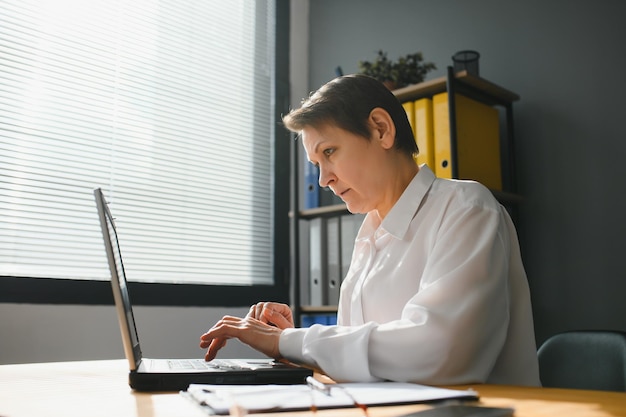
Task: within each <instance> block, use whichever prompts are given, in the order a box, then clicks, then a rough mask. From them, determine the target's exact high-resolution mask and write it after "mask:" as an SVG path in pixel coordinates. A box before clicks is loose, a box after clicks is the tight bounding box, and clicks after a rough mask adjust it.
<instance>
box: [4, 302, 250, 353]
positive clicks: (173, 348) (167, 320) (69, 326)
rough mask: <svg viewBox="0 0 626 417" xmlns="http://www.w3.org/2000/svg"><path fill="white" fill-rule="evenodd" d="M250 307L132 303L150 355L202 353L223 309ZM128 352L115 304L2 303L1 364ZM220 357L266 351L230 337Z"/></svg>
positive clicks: (242, 311) (232, 310)
mask: <svg viewBox="0 0 626 417" xmlns="http://www.w3.org/2000/svg"><path fill="white" fill-rule="evenodd" d="M247 310H248V309H247V308H228V309H225V308H200V307H189V308H184V307H146V306H138V307H136V308H135V309H134V313H135V320H136V321H137V327H138V331H139V338H140V340H141V345H142V348H143V354H144V356H146V357H153V358H158V357H161V358H166V357H172V358H195V357H198V358H200V357H203V356H204V351H203V350H202V349H200V347H199V346H198V344H199V343H200V335H201V334H202V333H203V332H204V331H205V330H207V329H208V328H210V327H211V326H212V325H213V324H214V323H215V322H216V321H217V320H219V319H220V318H222V316H223V315H224V314H232V315H239V316H241V315H245V314H246V313H247ZM123 357H124V350H123V348H122V338H121V336H120V331H119V327H118V324H117V316H116V313H115V309H114V307H113V306H112V305H111V306H79V305H31V304H3V303H0V364H6V363H26V362H52V361H76V360H97V359H119V358H123ZM220 357H225V358H233V357H249V358H258V357H262V355H260V354H259V353H257V352H256V351H253V350H252V349H250V348H249V347H248V346H245V345H243V344H242V343H240V342H239V341H236V340H233V341H230V342H229V343H228V344H227V345H226V347H225V348H224V350H223V351H222V352H221V353H220Z"/></svg>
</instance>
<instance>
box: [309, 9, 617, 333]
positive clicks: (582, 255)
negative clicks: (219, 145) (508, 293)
mask: <svg viewBox="0 0 626 417" xmlns="http://www.w3.org/2000/svg"><path fill="white" fill-rule="evenodd" d="M309 13H310V14H309V17H310V20H309V31H310V38H309V55H308V62H309V74H310V79H309V87H310V88H311V89H314V88H317V87H318V86H319V85H321V84H322V83H324V82H326V81H328V80H329V79H331V78H332V77H334V68H335V67H336V66H337V65H340V66H341V67H342V68H343V70H344V73H351V72H356V71H357V69H358V67H357V63H358V61H359V60H371V59H372V58H374V55H375V53H376V51H377V50H378V49H383V50H385V51H387V52H388V53H389V56H390V57H391V58H396V57H398V56H399V55H401V54H406V53H412V52H415V51H422V52H423V53H424V56H425V58H426V60H427V61H433V62H435V63H436V64H437V66H438V70H437V71H435V72H433V73H431V74H430V75H429V77H428V78H434V77H437V76H442V75H444V74H445V68H446V66H447V65H451V63H452V61H451V56H452V55H453V54H454V53H455V52H456V51H459V50H463V49H473V50H477V51H479V52H480V54H481V59H480V74H481V76H483V77H484V78H486V79H488V80H490V81H492V82H495V83H496V84H499V85H501V86H502V87H505V88H507V89H509V90H512V91H514V92H516V93H518V94H519V95H520V96H521V100H520V101H519V102H517V103H516V104H515V106H514V112H515V131H516V135H517V137H516V152H517V167H518V185H519V191H520V193H521V194H522V195H523V196H524V202H523V204H521V206H520V212H519V218H518V228H519V234H520V240H521V243H522V251H523V256H524V260H525V264H526V268H527V273H528V276H529V280H530V285H531V291H532V297H533V303H534V311H535V321H536V329H537V339H538V341H539V342H541V341H543V340H544V339H545V338H546V337H547V336H549V335H550V334H552V333H555V332H559V331H564V330H568V329H574V328H593V329H599V328H609V329H620V330H625V331H626V303H624V302H623V299H624V297H625V295H626V272H624V254H623V249H622V248H623V247H624V246H626V245H625V244H626V215H625V213H626V197H625V195H624V190H625V188H626V124H625V123H624V116H623V112H624V109H625V105H624V102H625V100H626V82H625V81H624V77H623V71H624V69H625V68H626V54H624V53H623V50H624V47H623V43H622V42H623V39H625V38H626V26H625V25H624V24H623V22H622V20H623V16H624V15H626V3H624V2H622V1H619V0H600V1H595V2H590V1H585V0H574V1H570V0H553V1H548V2H546V1H540V0H528V1H518V2H509V1H499V0H473V1H464V0H439V1H434V0H431V1H427V0H386V1H380V0H342V1H335V0H315V1H311V2H310V10H309Z"/></svg>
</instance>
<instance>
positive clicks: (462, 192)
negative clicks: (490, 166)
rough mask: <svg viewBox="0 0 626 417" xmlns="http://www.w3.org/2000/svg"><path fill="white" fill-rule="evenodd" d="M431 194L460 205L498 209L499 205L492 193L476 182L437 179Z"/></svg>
mask: <svg viewBox="0 0 626 417" xmlns="http://www.w3.org/2000/svg"><path fill="white" fill-rule="evenodd" d="M431 191H432V193H433V194H435V195H438V196H439V197H441V198H444V199H446V200H448V201H454V202H456V203H457V204H461V205H480V206H485V207H491V208H498V207H499V206H500V203H499V202H498V200H496V198H495V197H494V195H493V193H492V192H491V191H490V190H489V189H488V188H487V187H485V186H484V185H483V184H481V183H480V182H478V181H473V180H457V179H445V178H437V179H436V180H435V182H434V183H433V187H432V190H431Z"/></svg>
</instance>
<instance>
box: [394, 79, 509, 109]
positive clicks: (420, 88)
mask: <svg viewBox="0 0 626 417" xmlns="http://www.w3.org/2000/svg"><path fill="white" fill-rule="evenodd" d="M446 78H447V77H439V78H435V79H432V80H428V81H424V82H422V83H419V84H413V85H409V86H406V87H403V88H399V89H397V90H393V91H392V92H393V94H394V95H395V96H396V97H397V98H398V100H400V101H402V102H404V101H413V100H418V99H420V98H424V97H432V96H433V95H435V94H439V93H444V92H446V91H447V87H446V85H447V84H446V83H447V79H446ZM455 78H456V80H457V81H458V83H457V86H458V87H461V88H459V89H458V92H460V93H463V87H466V88H470V89H472V92H473V93H476V92H478V93H480V94H481V96H482V97H479V98H480V99H481V101H484V102H486V103H487V104H492V105H493V104H501V105H504V104H508V103H512V102H514V101H517V100H519V99H520V96H519V95H517V94H515V93H513V92H511V91H509V90H507V89H505V88H502V87H500V86H498V85H496V84H494V83H492V82H490V81H487V80H485V79H483V78H480V77H477V76H475V75H471V74H468V73H467V71H460V72H458V73H456V74H455Z"/></svg>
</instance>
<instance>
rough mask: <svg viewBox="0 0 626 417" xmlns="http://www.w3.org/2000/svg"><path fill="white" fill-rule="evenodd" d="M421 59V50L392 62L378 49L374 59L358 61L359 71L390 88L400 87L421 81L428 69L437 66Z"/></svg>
mask: <svg viewBox="0 0 626 417" xmlns="http://www.w3.org/2000/svg"><path fill="white" fill-rule="evenodd" d="M423 61H424V57H423V56H422V53H421V52H416V53H414V54H408V55H405V56H401V57H400V58H398V60H397V61H395V62H394V61H392V60H390V59H389V58H388V57H387V53H386V52H384V51H382V50H379V51H378V52H377V55H376V59H375V60H374V61H372V62H369V61H359V72H360V73H361V74H365V75H369V76H370V77H373V78H376V79H377V80H378V81H380V82H382V83H384V84H385V85H387V87H389V88H390V89H393V88H401V87H404V86H407V85H409V84H417V83H421V82H422V81H424V77H425V76H426V74H428V72H429V71H432V70H434V69H436V68H437V67H436V66H435V64H433V63H432V62H423Z"/></svg>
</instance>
